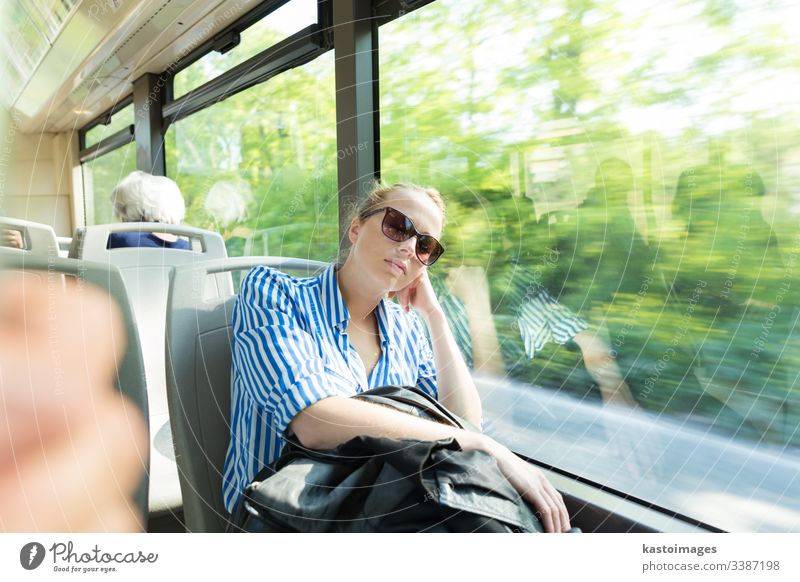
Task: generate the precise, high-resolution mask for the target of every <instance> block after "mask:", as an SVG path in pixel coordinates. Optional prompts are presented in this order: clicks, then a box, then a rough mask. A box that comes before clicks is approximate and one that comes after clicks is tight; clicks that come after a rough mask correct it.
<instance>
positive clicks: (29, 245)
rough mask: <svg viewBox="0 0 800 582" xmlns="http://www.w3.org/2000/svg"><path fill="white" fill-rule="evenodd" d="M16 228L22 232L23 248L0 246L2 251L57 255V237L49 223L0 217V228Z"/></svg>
mask: <svg viewBox="0 0 800 582" xmlns="http://www.w3.org/2000/svg"><path fill="white" fill-rule="evenodd" d="M5 229H8V230H18V231H19V232H20V233H22V242H23V245H24V248H22V249H14V248H9V247H0V249H2V250H3V251H10V252H21V253H26V254H32V255H41V256H49V257H57V256H58V239H57V238H56V232H55V231H54V230H53V227H52V226H50V225H49V224H40V223H38V222H31V221H30V220H21V219H19V218H8V217H7V216H2V217H0V230H5Z"/></svg>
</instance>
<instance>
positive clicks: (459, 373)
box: [426, 311, 482, 426]
mask: <svg viewBox="0 0 800 582" xmlns="http://www.w3.org/2000/svg"><path fill="white" fill-rule="evenodd" d="M426 323H427V324H428V329H429V330H430V334H431V343H432V344H433V357H434V361H435V363H436V386H437V389H438V391H439V401H440V402H441V403H442V404H444V405H445V406H446V407H447V408H449V409H450V410H451V411H452V412H454V413H455V414H457V415H459V416H460V417H462V418H464V419H466V420H468V421H469V422H471V423H472V424H474V425H475V426H480V422H481V414H482V410H481V399H480V396H478V390H477V389H476V388H475V383H474V382H473V381H472V376H471V374H470V373H469V368H467V365H466V364H465V363H464V358H463V357H462V356H461V352H460V351H459V349H458V344H456V340H455V338H454V337H453V333H452V331H450V326H449V324H448V323H447V319H446V318H445V315H444V313H443V312H441V311H438V312H436V313H434V314H431V315H429V316H428V317H427V318H426Z"/></svg>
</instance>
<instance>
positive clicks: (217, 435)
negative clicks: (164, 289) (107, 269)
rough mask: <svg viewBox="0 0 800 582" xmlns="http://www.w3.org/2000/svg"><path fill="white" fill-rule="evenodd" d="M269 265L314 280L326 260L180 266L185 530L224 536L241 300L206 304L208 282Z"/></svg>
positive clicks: (177, 326) (176, 326)
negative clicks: (234, 344)
mask: <svg viewBox="0 0 800 582" xmlns="http://www.w3.org/2000/svg"><path fill="white" fill-rule="evenodd" d="M258 265H269V266H271V267H275V268H277V269H280V270H282V271H286V272H289V273H291V274H297V275H302V276H307V275H311V274H314V273H315V272H317V271H319V270H321V269H323V268H325V267H326V266H327V265H326V264H325V263H321V262H319V261H310V260H304V259H287V258H283V257H236V258H229V259H225V260H221V261H209V262H206V263H202V264H198V265H194V266H187V267H178V268H176V269H175V271H174V272H173V275H172V284H171V285H170V291H169V300H168V307H167V356H166V361H167V397H168V401H169V412H170V418H171V420H172V429H173V436H174V442H175V453H176V457H177V459H178V474H179V478H180V483H181V491H182V494H183V509H184V519H185V522H186V528H187V530H189V531H194V532H221V531H224V530H225V527H226V525H227V521H228V513H227V511H226V510H225V506H224V505H223V503H222V471H223V465H224V463H225V453H226V451H227V449H228V441H229V440H230V424H229V421H230V406H231V341H232V329H231V317H232V314H233V306H234V302H235V296H233V295H231V296H229V297H216V298H211V299H207V298H204V297H203V295H202V289H203V285H202V280H203V279H204V278H206V277H209V276H214V275H216V274H218V273H230V272H232V271H242V270H248V269H250V268H252V267H255V266H258Z"/></svg>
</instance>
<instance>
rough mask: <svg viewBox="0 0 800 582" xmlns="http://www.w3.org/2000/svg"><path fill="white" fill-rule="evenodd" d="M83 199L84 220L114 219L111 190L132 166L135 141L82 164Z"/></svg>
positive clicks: (106, 220) (96, 221) (101, 220)
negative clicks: (84, 207)
mask: <svg viewBox="0 0 800 582" xmlns="http://www.w3.org/2000/svg"><path fill="white" fill-rule="evenodd" d="M82 169H83V190H84V196H85V200H86V223H87V224H107V223H109V222H116V219H115V218H114V209H113V207H112V204H111V191H112V190H113V189H114V186H116V185H117V184H118V183H119V181H120V180H122V179H123V178H124V177H125V176H127V175H128V174H130V173H131V172H133V171H134V170H135V169H136V144H134V143H133V142H131V143H129V144H127V145H124V146H122V147H120V148H117V149H115V150H113V151H111V152H109V153H107V154H105V155H102V156H100V157H97V158H95V159H93V160H91V161H88V162H84V163H83V164H82Z"/></svg>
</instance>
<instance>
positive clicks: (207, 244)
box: [69, 222, 233, 516]
mask: <svg viewBox="0 0 800 582" xmlns="http://www.w3.org/2000/svg"><path fill="white" fill-rule="evenodd" d="M117 232H168V233H171V234H175V235H177V236H180V237H186V238H188V239H189V241H190V242H191V246H192V250H191V251H185V250H176V249H161V248H145V247H130V248H116V249H108V248H106V246H107V244H108V237H109V236H110V235H111V234H112V233H117ZM69 255H70V257H75V258H79V259H85V260H91V261H97V262H100V263H103V264H105V265H114V266H116V267H118V268H119V270H120V272H121V273H122V278H123V280H124V282H125V287H126V289H127V291H128V295H129V296H130V299H131V304H132V306H133V313H134V317H135V320H136V324H137V326H138V329H139V335H140V337H141V338H142V355H143V357H144V363H145V376H146V379H147V387H148V388H147V391H148V396H149V403H150V417H149V423H150V438H151V443H150V445H151V450H150V513H151V515H153V516H158V515H163V514H171V513H172V514H174V513H175V512H177V511H180V509H181V505H182V501H181V491H180V485H179V483H178V469H177V467H176V465H175V457H174V453H173V450H174V449H173V446H172V432H171V427H170V423H169V410H168V407H167V390H166V380H165V367H164V325H165V317H166V307H167V291H168V288H169V278H170V276H171V273H172V270H173V269H174V268H175V267H177V266H179V265H193V264H196V263H198V262H202V261H206V260H209V259H222V258H225V257H227V251H226V249H225V243H224V242H223V240H222V237H221V236H220V235H219V234H218V233H215V232H210V231H207V230H202V229H199V228H194V227H191V226H184V225H171V224H162V223H139V222H127V223H120V224H99V225H94V226H87V227H84V228H79V229H78V230H77V231H76V232H75V236H74V237H73V239H72V244H71V246H70V251H69ZM204 285H205V287H204V293H207V294H209V295H210V296H212V297H219V296H224V297H229V296H230V295H232V294H233V283H232V282H231V278H230V274H229V273H223V274H221V275H220V276H218V277H211V278H209V279H208V280H206V281H205V282H204Z"/></svg>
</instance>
